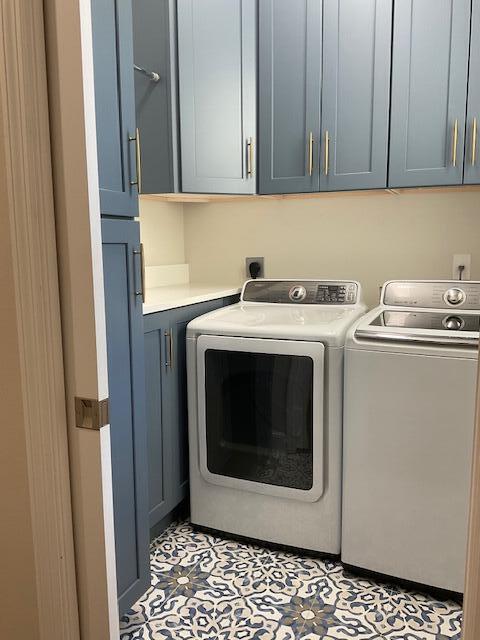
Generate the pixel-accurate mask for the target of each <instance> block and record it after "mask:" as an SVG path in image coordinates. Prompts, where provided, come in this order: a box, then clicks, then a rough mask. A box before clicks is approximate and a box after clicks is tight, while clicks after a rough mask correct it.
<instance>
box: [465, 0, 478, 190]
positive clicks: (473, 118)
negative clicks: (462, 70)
mask: <svg viewBox="0 0 480 640" xmlns="http://www.w3.org/2000/svg"><path fill="white" fill-rule="evenodd" d="M479 131H480V0H473V5H472V31H471V43H470V77H469V80H468V109H467V143H466V145H465V147H466V153H465V174H464V182H466V183H468V184H474V183H477V184H479V183H480V157H479V150H480V149H479V140H478V139H479Z"/></svg>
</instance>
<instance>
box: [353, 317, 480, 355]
mask: <svg viewBox="0 0 480 640" xmlns="http://www.w3.org/2000/svg"><path fill="white" fill-rule="evenodd" d="M479 328H480V315H479V314H476V313H456V312H455V311H448V312H447V311H415V310H402V311H397V310H391V309H382V310H380V312H379V313H377V314H376V315H374V316H373V318H372V317H371V316H369V319H368V320H367V321H366V322H361V323H360V324H359V326H358V327H357V329H356V330H355V337H356V338H363V339H367V340H382V341H384V340H388V341H392V340H393V341H397V342H417V343H422V342H423V343H433V344H439V345H442V344H453V345H463V346H473V347H476V346H477V345H478V339H479Z"/></svg>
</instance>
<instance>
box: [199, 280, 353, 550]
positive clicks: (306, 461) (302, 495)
mask: <svg viewBox="0 0 480 640" xmlns="http://www.w3.org/2000/svg"><path fill="white" fill-rule="evenodd" d="M364 312H365V306H364V305H363V303H362V301H361V291H360V285H359V284H358V282H353V281H352V282H350V281H348V282H346V281H339V282H333V281H322V280H251V281H248V282H247V283H246V284H245V285H244V287H243V291H242V296H241V301H240V303H238V304H235V305H232V306H230V307H226V308H223V309H219V310H216V311H213V312H211V313H209V314H206V315H204V316H201V317H199V318H196V319H195V320H193V321H192V322H191V323H190V324H189V325H188V328H187V365H188V396H189V449H190V492H191V518H192V522H193V524H196V525H201V526H203V527H208V528H211V529H216V530H220V531H224V532H228V533H232V534H236V535H241V536H245V537H248V538H254V539H257V540H262V541H268V542H273V543H279V544H285V545H290V546H293V547H297V548H304V549H311V550H316V551H322V552H326V553H331V554H338V553H339V552H340V510H341V495H340V494H341V473H342V471H341V466H342V461H341V437H342V403H343V348H344V342H345V336H346V333H347V329H348V328H349V327H350V325H351V324H352V323H353V322H354V321H355V320H356V319H357V318H359V317H360V316H361V315H362V314H363V313H364Z"/></svg>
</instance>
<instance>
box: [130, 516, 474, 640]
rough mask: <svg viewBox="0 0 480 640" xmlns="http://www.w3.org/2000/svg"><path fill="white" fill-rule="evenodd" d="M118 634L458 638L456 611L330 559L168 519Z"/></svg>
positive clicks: (158, 639)
mask: <svg viewBox="0 0 480 640" xmlns="http://www.w3.org/2000/svg"><path fill="white" fill-rule="evenodd" d="M151 570H152V587H151V588H150V589H149V591H148V592H147V593H146V594H145V596H143V598H141V600H139V601H138V602H137V603H136V604H135V606H134V607H133V609H132V611H130V612H129V613H128V614H127V615H126V616H124V617H123V618H122V620H121V623H120V624H121V640H163V639H164V638H174V639H175V640H176V639H179V640H193V639H195V640H217V639H218V640H291V639H302V640H319V639H320V638H322V639H329V640H330V639H332V640H350V639H352V638H354V639H358V640H460V631H461V629H460V628H461V620H462V611H461V608H460V605H458V604H457V603H455V602H443V601H439V600H434V599H431V598H428V597H426V596H425V595H422V594H420V593H415V592H411V591H406V590H405V589H402V588H400V587H398V586H392V585H387V584H381V583H377V582H374V581H372V580H369V579H365V578H359V577H356V576H353V575H351V574H349V573H348V572H346V571H345V569H343V567H342V565H341V564H339V563H338V562H334V561H332V560H325V559H318V558H310V557H307V556H299V555H295V554H293V553H286V552H283V551H272V550H270V549H265V548H262V547H259V546H255V545H251V544H246V543H240V542H232V541H230V540H225V539H223V538H220V537H217V536H214V535H210V534H205V533H198V532H195V531H193V529H192V527H191V526H190V525H189V524H188V523H185V522H182V523H177V524H174V525H172V526H170V527H169V528H168V529H167V530H166V531H165V532H164V533H163V534H162V535H161V536H160V537H159V538H157V539H156V540H154V542H153V543H152V549H151Z"/></svg>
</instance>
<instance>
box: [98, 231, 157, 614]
mask: <svg viewBox="0 0 480 640" xmlns="http://www.w3.org/2000/svg"><path fill="white" fill-rule="evenodd" d="M102 241H103V265H104V282H105V312H106V325H107V355H108V385H109V397H110V438H111V457H112V483H113V507H114V521H115V551H116V561H117V588H118V597H119V611H120V614H122V613H124V612H125V611H126V610H127V609H129V608H130V606H131V605H132V604H133V603H134V602H136V600H137V599H138V598H139V597H140V596H141V595H142V594H143V593H144V592H145V591H146V589H147V588H148V586H149V583H150V566H149V535H148V486H147V474H146V472H145V469H146V466H147V440H146V436H147V434H146V420H145V370H144V350H143V318H142V300H141V297H139V296H137V295H135V292H136V290H137V287H138V286H139V283H140V277H141V276H140V265H139V264H138V260H137V257H138V256H137V255H136V254H134V251H136V250H138V248H139V243H140V239H139V228H138V223H136V222H133V221H132V222H129V221H124V220H123V221H122V220H103V221H102Z"/></svg>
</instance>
